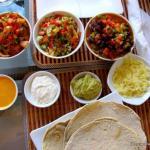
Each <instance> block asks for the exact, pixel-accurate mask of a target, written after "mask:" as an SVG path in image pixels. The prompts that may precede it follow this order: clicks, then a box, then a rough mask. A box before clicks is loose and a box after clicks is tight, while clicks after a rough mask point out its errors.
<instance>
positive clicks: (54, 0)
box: [36, 0, 123, 19]
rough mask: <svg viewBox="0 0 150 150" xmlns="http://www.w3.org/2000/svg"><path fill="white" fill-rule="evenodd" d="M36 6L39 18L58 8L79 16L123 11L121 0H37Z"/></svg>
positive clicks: (120, 12)
mask: <svg viewBox="0 0 150 150" xmlns="http://www.w3.org/2000/svg"><path fill="white" fill-rule="evenodd" d="M47 6H48V7H47ZM36 8H37V17H38V19H39V18H41V17H42V16H43V15H45V14H46V13H48V12H50V11H56V10H63V11H68V12H71V13H73V14H75V15H76V16H78V17H79V18H89V17H93V16H95V15H97V14H99V13H102V12H114V13H118V14H122V13H123V7H122V3H121V0H92V1H90V0H36Z"/></svg>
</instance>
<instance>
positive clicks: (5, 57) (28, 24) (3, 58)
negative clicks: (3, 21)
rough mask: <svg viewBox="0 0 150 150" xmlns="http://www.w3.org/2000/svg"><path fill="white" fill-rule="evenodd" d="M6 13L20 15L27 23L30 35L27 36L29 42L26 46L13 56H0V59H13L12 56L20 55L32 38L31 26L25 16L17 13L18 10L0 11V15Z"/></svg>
mask: <svg viewBox="0 0 150 150" xmlns="http://www.w3.org/2000/svg"><path fill="white" fill-rule="evenodd" d="M7 13H14V14H18V15H19V16H20V17H22V18H23V19H25V20H26V22H27V24H28V26H29V30H30V37H29V41H28V42H29V43H28V45H27V47H25V48H24V49H22V51H20V52H19V53H17V54H16V55H14V56H11V57H0V60H9V59H13V58H15V57H17V56H19V55H21V54H22V53H23V52H24V51H25V50H26V49H27V48H28V47H29V45H30V42H31V39H32V28H31V24H30V22H29V21H28V19H27V18H26V17H25V16H23V15H21V14H20V13H18V12H15V11H13V12H11V11H6V12H2V13H0V15H3V14H7Z"/></svg>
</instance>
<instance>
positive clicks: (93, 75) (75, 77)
mask: <svg viewBox="0 0 150 150" xmlns="http://www.w3.org/2000/svg"><path fill="white" fill-rule="evenodd" d="M86 74H90V75H91V76H92V77H94V78H95V79H97V80H98V81H99V82H100V83H101V90H100V92H99V94H98V95H97V96H96V97H95V98H94V99H91V100H84V99H81V98H78V97H76V96H75V95H74V93H73V89H72V86H71V82H72V81H73V80H75V79H78V78H80V77H82V76H85V75H86ZM102 90H103V85H102V81H101V79H100V78H99V77H98V75H96V74H95V73H93V72H90V71H83V72H80V73H77V74H76V75H75V76H74V77H73V78H72V79H71V81H70V93H71V96H72V97H73V98H74V100H76V101H77V102H79V103H81V104H89V103H92V102H95V101H97V100H99V98H100V96H101V94H102Z"/></svg>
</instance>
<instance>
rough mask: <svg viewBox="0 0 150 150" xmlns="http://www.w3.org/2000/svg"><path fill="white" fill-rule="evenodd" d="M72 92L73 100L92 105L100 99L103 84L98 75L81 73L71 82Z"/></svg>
mask: <svg viewBox="0 0 150 150" xmlns="http://www.w3.org/2000/svg"><path fill="white" fill-rule="evenodd" d="M70 92H71V95H72V96H73V98H74V99H75V100H76V101H78V102H79V103H82V104H87V103H91V102H93V101H95V100H97V99H98V98H99V97H100V95H101V92H102V83H101V80H100V79H99V77H98V76H97V75H96V74H94V73H92V72H81V73H79V74H77V75H76V76H75V77H74V78H73V79H72V80H71V83H70Z"/></svg>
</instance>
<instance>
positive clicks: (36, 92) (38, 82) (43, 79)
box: [31, 76, 58, 104]
mask: <svg viewBox="0 0 150 150" xmlns="http://www.w3.org/2000/svg"><path fill="white" fill-rule="evenodd" d="M57 92H58V87H57V85H56V83H55V82H54V80H53V79H51V78H50V77H49V76H39V77H35V78H34V79H33V81H32V84H31V95H32V96H33V99H34V100H35V101H36V103H37V104H48V103H50V102H51V101H53V100H54V98H55V96H56V94H57Z"/></svg>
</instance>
